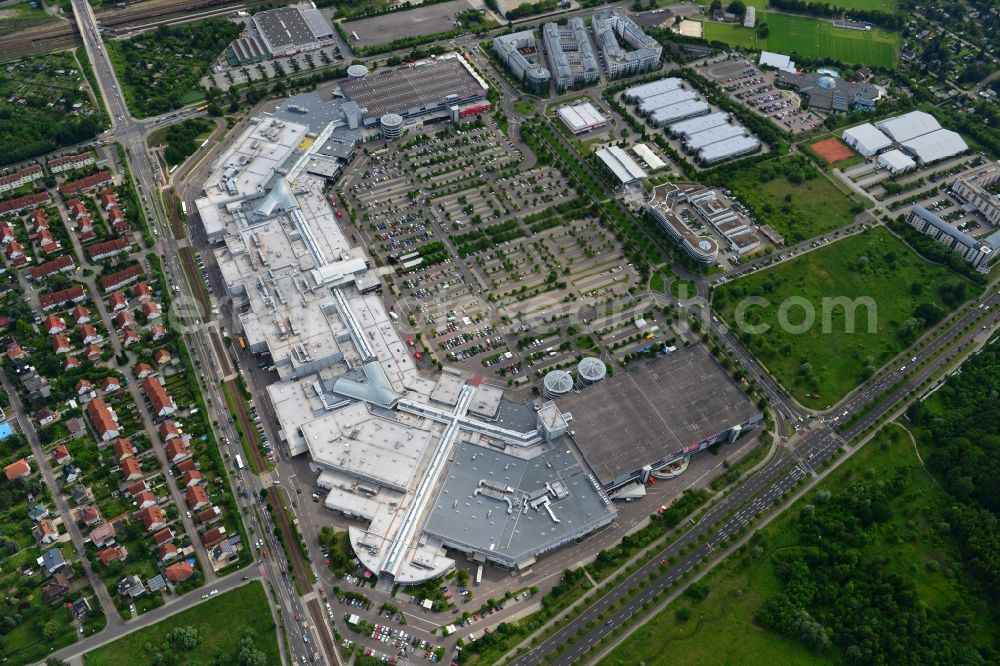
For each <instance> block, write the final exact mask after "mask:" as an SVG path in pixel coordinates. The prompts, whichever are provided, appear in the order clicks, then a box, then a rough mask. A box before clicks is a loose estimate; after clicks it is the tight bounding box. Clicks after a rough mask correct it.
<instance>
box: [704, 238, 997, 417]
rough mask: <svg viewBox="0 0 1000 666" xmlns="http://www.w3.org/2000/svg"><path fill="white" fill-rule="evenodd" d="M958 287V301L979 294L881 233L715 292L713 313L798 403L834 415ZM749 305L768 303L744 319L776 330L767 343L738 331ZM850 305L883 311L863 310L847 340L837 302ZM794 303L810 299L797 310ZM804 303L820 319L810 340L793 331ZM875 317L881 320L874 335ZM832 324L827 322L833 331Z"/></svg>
mask: <svg viewBox="0 0 1000 666" xmlns="http://www.w3.org/2000/svg"><path fill="white" fill-rule="evenodd" d="M914 285H916V286H914ZM953 286H957V287H958V288H959V289H964V291H963V292H961V293H960V294H959V296H958V300H964V299H966V298H968V297H969V296H971V295H972V294H973V293H974V292H977V291H978V289H977V288H976V287H974V286H973V285H972V284H971V283H969V282H968V281H966V280H965V279H964V278H961V277H959V276H957V275H955V274H954V273H953V272H951V271H950V270H948V269H946V268H944V267H942V266H936V265H933V264H930V263H928V262H926V261H924V260H923V259H922V258H920V257H919V256H918V255H917V254H915V253H914V252H913V251H911V250H910V249H909V247H907V246H906V245H905V244H904V243H902V242H901V241H900V240H898V239H897V238H896V237H895V236H893V235H892V234H891V233H889V232H888V231H887V230H886V229H883V228H881V227H878V228H874V229H870V230H869V231H867V232H864V233H862V234H858V235H855V236H851V237H849V238H845V239H843V240H840V241H837V242H835V243H832V244H830V245H826V246H823V247H822V248H820V249H818V250H813V251H812V252H809V253H808V254H807V255H804V256H799V257H797V258H795V259H793V260H791V261H786V262H784V263H782V264H780V265H778V266H777V267H774V268H770V269H767V270H763V271H759V272H755V273H751V274H750V275H749V276H748V277H744V278H740V279H738V280H736V281H734V282H729V283H726V284H724V285H722V286H721V287H718V288H716V290H715V296H714V301H713V309H715V310H716V311H717V312H719V314H720V315H721V316H722V317H724V318H725V319H726V320H727V322H728V323H729V324H730V325H731V326H733V327H734V330H735V331H736V333H737V334H738V335H739V336H740V338H741V339H742V340H743V341H744V344H746V345H748V347H749V349H750V350H751V351H752V352H753V353H754V354H755V355H756V356H757V358H759V359H760V360H761V361H762V362H763V364H764V365H765V366H767V368H768V369H769V371H770V372H771V375H772V376H773V377H775V378H776V379H778V380H779V381H780V382H781V383H782V384H784V386H785V388H786V389H788V390H789V391H790V392H791V393H792V395H794V396H795V398H796V399H797V400H799V401H800V402H801V403H802V404H804V405H806V406H808V407H812V408H826V407H827V406H829V405H833V404H834V403H836V402H837V401H839V400H840V399H841V398H843V397H844V396H845V395H846V394H847V393H848V392H850V391H851V389H853V388H854V387H855V386H857V385H858V384H859V383H861V381H863V380H864V379H865V378H866V377H868V376H870V375H871V373H872V372H874V370H876V369H877V368H879V367H881V366H882V365H884V364H885V363H887V362H888V361H889V360H890V359H892V358H893V357H894V356H895V355H896V354H898V353H899V352H901V351H902V350H903V349H905V348H906V347H907V346H909V344H910V343H911V342H912V339H913V338H914V337H915V336H916V335H917V334H919V333H921V332H922V331H923V330H925V329H926V326H921V325H920V324H919V323H913V322H910V324H908V323H907V322H908V321H909V320H911V318H913V317H915V311H916V309H917V307H918V306H920V305H925V307H927V306H926V304H938V303H941V302H942V294H944V293H946V292H945V291H943V290H942V287H945V288H951V287H953ZM750 297H762V298H764V299H766V300H767V303H766V304H761V305H756V304H751V305H749V307H746V308H745V311H744V312H743V314H742V317H743V321H744V322H745V323H746V324H749V325H751V326H760V325H766V326H768V327H769V328H767V329H766V330H763V331H761V332H760V333H758V334H752V333H750V332H748V331H746V330H745V329H746V328H747V327H745V326H741V325H740V324H739V323H737V317H736V311H737V307H738V306H742V305H744V304H746V303H748V302H747V301H746V300H745V299H748V298H750ZM845 297H846V298H847V299H850V301H851V302H852V303H862V301H860V300H856V299H870V300H868V302H870V303H872V304H873V305H874V307H873V308H867V307H864V306H863V305H861V306H858V307H856V309H855V310H854V317H853V319H854V332H853V333H851V332H848V330H849V328H850V327H849V326H848V325H847V324H848V321H847V320H848V318H847V316H846V314H845V307H844V306H838V305H836V302H835V301H830V300H828V299H837V298H845ZM790 299H805V300H804V301H802V300H799V304H794V305H790V306H789V304H790V303H791V301H790ZM825 299H826V300H825ZM951 300H952V301H953V302H954V301H955V300H956V299H955V298H952V299H951ZM824 302H826V306H824ZM805 303H808V305H809V308H810V309H811V310H812V312H813V314H814V315H815V320H814V323H813V325H812V326H809V327H808V328H807V329H806V330H805V331H804V332H797V331H795V329H794V328H792V327H795V326H799V325H801V324H803V322H804V321H805V319H806V314H805V312H806V308H805V306H804V304H805ZM782 307H786V308H788V309H787V311H786V319H785V321H786V322H787V323H788V324H789V325H790V326H784V327H783V326H781V325H780V324H779V321H781V320H780V319H779V311H780V309H781V308H782ZM824 308H825V310H826V311H827V313H828V315H829V316H828V317H824V314H823V312H824ZM946 309H947V308H945V310H946ZM869 310H872V311H873V312H874V313H875V315H874V319H875V327H874V329H873V330H871V331H869V318H870V314H869ZM824 319H827V320H828V323H827V325H825V326H824ZM904 328H909V329H911V334H909V335H902V334H901V329H904Z"/></svg>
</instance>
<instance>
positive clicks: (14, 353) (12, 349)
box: [7, 342, 170, 361]
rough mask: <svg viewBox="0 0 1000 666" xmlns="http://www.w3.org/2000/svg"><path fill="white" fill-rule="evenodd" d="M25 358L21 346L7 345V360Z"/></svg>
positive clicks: (25, 355) (25, 353)
mask: <svg viewBox="0 0 1000 666" xmlns="http://www.w3.org/2000/svg"><path fill="white" fill-rule="evenodd" d="M167 355H168V356H169V355H170V352H167ZM27 356H28V354H27V352H25V351H24V350H23V349H21V345H19V344H17V343H16V342H12V343H10V344H9V345H7V358H9V359H10V360H12V361H17V360H18V359H22V358H27Z"/></svg>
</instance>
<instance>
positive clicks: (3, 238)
mask: <svg viewBox="0 0 1000 666" xmlns="http://www.w3.org/2000/svg"><path fill="white" fill-rule="evenodd" d="M15 238H16V237H15V236H14V227H12V226H10V222H7V221H6V220H4V221H2V222H0V243H2V244H3V245H6V244H7V243H10V242H11V241H13V240H14V239H15Z"/></svg>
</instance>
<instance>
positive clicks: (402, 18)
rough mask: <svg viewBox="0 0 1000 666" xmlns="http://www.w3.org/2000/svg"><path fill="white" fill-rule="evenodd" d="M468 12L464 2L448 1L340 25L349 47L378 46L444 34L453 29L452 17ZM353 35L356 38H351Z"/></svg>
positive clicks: (466, 1)
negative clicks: (348, 41) (408, 38)
mask: <svg viewBox="0 0 1000 666" xmlns="http://www.w3.org/2000/svg"><path fill="white" fill-rule="evenodd" d="M469 9H472V5H471V4H469V2H468V0H452V1H451V2H442V3H438V4H430V5H427V6H420V7H415V8H413V9H409V10H407V11H405V12H395V13H390V14H383V15H381V16H374V17H372V18H366V19H361V20H359V21H348V22H347V23H344V30H345V31H346V32H347V34H348V35H351V40H352V41H351V45H352V46H353V45H355V44H356V45H358V46H380V45H382V44H388V43H389V42H394V41H396V40H397V39H403V38H405V37H417V36H422V35H433V34H437V33H441V32H448V31H449V30H452V29H453V28H455V17H456V16H457V15H458V14H460V13H462V12H463V11H466V10H469ZM354 34H356V35H357V36H358V39H357V40H355V39H354V36H353V35H354Z"/></svg>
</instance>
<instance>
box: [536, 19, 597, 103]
mask: <svg viewBox="0 0 1000 666" xmlns="http://www.w3.org/2000/svg"><path fill="white" fill-rule="evenodd" d="M542 37H543V39H544V40H545V50H546V51H547V52H548V53H547V57H548V59H549V67H550V72H551V74H552V78H553V80H555V82H556V88H557V89H558V90H560V91H561V90H566V89H567V88H571V87H573V86H580V85H587V84H588V83H593V82H594V81H596V80H597V77H598V76H600V72H599V70H598V68H597V57H596V56H595V55H594V49H593V47H592V46H591V45H590V38H589V37H588V36H587V27H586V26H585V25H584V23H583V19H582V18H580V17H579V16H574V17H573V18H571V19H570V20H569V22H568V24H567V25H566V26H560V25H559V24H557V23H546V24H545V25H544V26H542Z"/></svg>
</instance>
